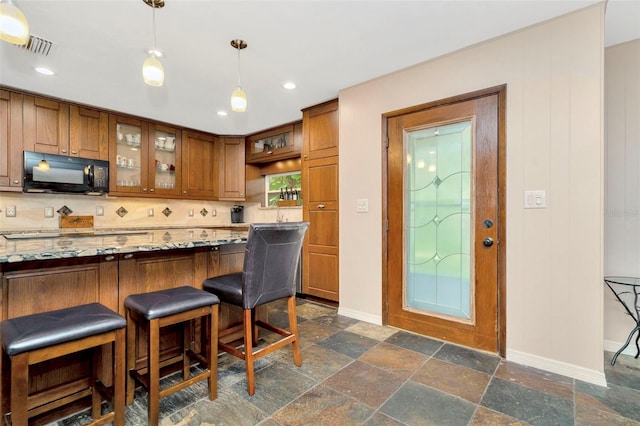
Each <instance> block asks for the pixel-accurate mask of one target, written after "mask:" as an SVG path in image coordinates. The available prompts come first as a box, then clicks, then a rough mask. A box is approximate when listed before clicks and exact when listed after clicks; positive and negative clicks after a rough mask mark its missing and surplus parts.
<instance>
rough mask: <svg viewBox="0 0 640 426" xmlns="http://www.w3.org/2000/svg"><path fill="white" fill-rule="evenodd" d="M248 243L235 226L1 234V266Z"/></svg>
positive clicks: (242, 233) (13, 232) (245, 235)
mask: <svg viewBox="0 0 640 426" xmlns="http://www.w3.org/2000/svg"><path fill="white" fill-rule="evenodd" d="M245 226H246V225H245ZM246 241H247V231H245V230H243V228H238V229H237V230H236V229H233V227H223V228H132V229H122V228H120V229H71V230H65V229H59V230H53V231H21V232H16V231H12V232H6V233H3V234H1V235H0V263H13V262H26V261H33V260H53V259H67V258H73V257H85V256H101V255H114V254H120V253H137V252H149V251H159V250H173V249H186V248H195V247H212V246H220V245H225V244H237V243H246Z"/></svg>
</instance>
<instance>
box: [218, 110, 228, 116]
mask: <svg viewBox="0 0 640 426" xmlns="http://www.w3.org/2000/svg"><path fill="white" fill-rule="evenodd" d="M218 115H219V116H220V117H226V116H227V115H229V114H228V113H227V111H218Z"/></svg>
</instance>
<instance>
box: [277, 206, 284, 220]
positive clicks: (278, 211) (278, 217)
mask: <svg viewBox="0 0 640 426" xmlns="http://www.w3.org/2000/svg"><path fill="white" fill-rule="evenodd" d="M282 222H284V215H282V216H281V215H280V206H278V207H276V223H282Z"/></svg>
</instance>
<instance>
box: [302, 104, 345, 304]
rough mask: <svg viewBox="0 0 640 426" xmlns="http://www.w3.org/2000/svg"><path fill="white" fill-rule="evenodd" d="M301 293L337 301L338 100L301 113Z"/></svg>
mask: <svg viewBox="0 0 640 426" xmlns="http://www.w3.org/2000/svg"><path fill="white" fill-rule="evenodd" d="M302 132H303V138H304V142H303V146H302V198H303V200H304V203H303V208H302V217H303V220H305V221H308V222H309V223H310V226H309V230H308V231H307V236H306V238H305V241H304V245H303V248H302V259H303V264H302V293H304V294H308V295H311V296H316V297H321V298H323V299H327V300H332V301H336V302H337V301H338V296H339V286H338V241H339V239H338V236H339V233H338V231H339V226H338V212H339V210H338V100H337V99H336V100H333V101H329V102H325V103H323V104H320V105H316V106H313V107H310V108H306V109H304V110H302Z"/></svg>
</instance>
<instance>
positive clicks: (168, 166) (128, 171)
mask: <svg viewBox="0 0 640 426" xmlns="http://www.w3.org/2000/svg"><path fill="white" fill-rule="evenodd" d="M109 128H110V130H111V136H110V140H111V147H112V149H111V150H110V153H111V155H110V158H109V161H110V168H111V174H110V179H111V180H110V182H109V188H110V192H112V193H115V195H133V194H135V195H143V196H154V197H155V196H157V197H168V198H179V197H180V195H181V192H180V191H181V181H182V175H181V171H182V157H181V145H182V142H181V141H182V132H181V131H180V130H179V129H177V128H175V127H170V126H165V125H162V124H156V123H149V122H147V121H145V120H140V119H137V118H133V117H125V116H117V115H111V116H110V119H109Z"/></svg>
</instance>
